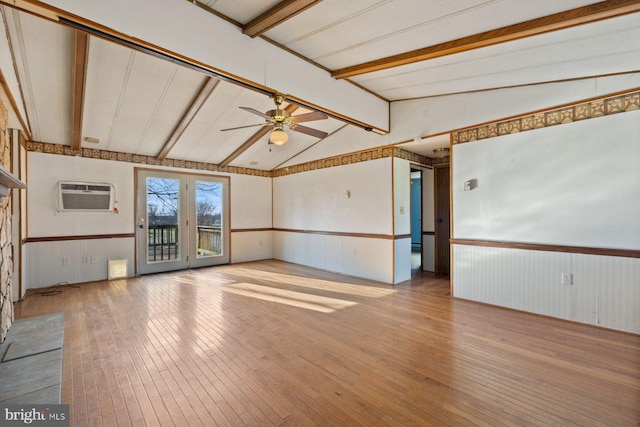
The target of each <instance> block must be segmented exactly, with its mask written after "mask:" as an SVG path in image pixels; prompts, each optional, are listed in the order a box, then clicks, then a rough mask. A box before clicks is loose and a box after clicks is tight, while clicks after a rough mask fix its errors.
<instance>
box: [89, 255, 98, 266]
mask: <svg viewBox="0 0 640 427" xmlns="http://www.w3.org/2000/svg"><path fill="white" fill-rule="evenodd" d="M97 263H98V257H97V256H95V255H92V256H91V264H97Z"/></svg>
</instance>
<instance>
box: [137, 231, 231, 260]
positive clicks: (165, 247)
mask: <svg viewBox="0 0 640 427" xmlns="http://www.w3.org/2000/svg"><path fill="white" fill-rule="evenodd" d="M178 237H179V236H178V225H177V224H164V225H150V226H149V240H148V241H149V247H148V260H149V262H157V261H170V260H173V259H178V258H179V256H180V252H179V245H178V242H179V240H178ZM196 248H197V250H198V256H199V257H201V256H214V255H220V254H221V253H222V233H221V229H220V226H219V225H212V226H205V225H199V226H198V227H197V230H196Z"/></svg>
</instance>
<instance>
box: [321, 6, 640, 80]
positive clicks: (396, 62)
mask: <svg viewBox="0 0 640 427" xmlns="http://www.w3.org/2000/svg"><path fill="white" fill-rule="evenodd" d="M639 11H640V0H605V1H602V2H599V3H594V4H590V5H587V6H583V7H578V8H576V9H571V10H567V11H564V12H559V13H555V14H553V15H549V16H544V17H542V18H537V19H532V20H530V21H525V22H521V23H519V24H514V25H509V26H506V27H502V28H498V29H495V30H490V31H486V32H484V33H480V34H474V35H472V36H468V37H463V38H460V39H457V40H452V41H448V42H445V43H440V44H437V45H433V46H429V47H425V48H422V49H417V50H413V51H410V52H405V53H401V54H398V55H392V56H388V57H386V58H382V59H376V60H373V61H369V62H365V63H362V64H358V65H353V66H350V67H345V68H341V69H338V70H334V71H333V72H332V73H331V75H332V76H333V77H334V78H336V79H344V78H348V77H353V76H358V75H361V74H366V73H372V72H374V71H380V70H386V69H389V68H393V67H399V66H402V65H408V64H413V63H416V62H421V61H426V60H429V59H433V58H439V57H442V56H447V55H453V54H455V53H461V52H466V51H469V50H473V49H478V48H482V47H487V46H492V45H496V44H499V43H504V42H508V41H512V40H518V39H522V38H525V37H530V36H535V35H538V34H543V33H547V32H551V31H557V30H562V29H565V28H570V27H574V26H577V25H582V24H588V23H591V22H595V21H600V20H603V19H608V18H614V17H617V16H621V15H626V14H629V13H635V12H639Z"/></svg>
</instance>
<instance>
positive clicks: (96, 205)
mask: <svg viewBox="0 0 640 427" xmlns="http://www.w3.org/2000/svg"><path fill="white" fill-rule="evenodd" d="M114 193H115V186H114V185H113V184H109V183H100V182H76V181H58V211H60V212H111V211H112V210H113V207H114Z"/></svg>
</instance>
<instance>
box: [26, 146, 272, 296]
mask: <svg viewBox="0 0 640 427" xmlns="http://www.w3.org/2000/svg"><path fill="white" fill-rule="evenodd" d="M28 156H29V168H28V186H29V189H28V192H27V209H28V234H27V235H26V236H25V237H27V238H39V237H65V236H83V235H85V236H95V235H103V234H104V235H113V234H132V233H134V232H135V218H134V213H135V212H134V206H135V200H134V197H135V195H134V168H135V167H136V165H134V164H132V163H125V162H116V161H110V160H99V159H89V158H82V157H72V156H60V155H51V154H44V153H35V152H30V153H29V154H28ZM137 166H139V167H147V166H146V165H137ZM167 170H169V171H172V172H181V171H184V172H189V173H195V172H197V173H200V172H199V171H194V170H181V169H177V168H171V169H167ZM202 173H203V174H207V173H206V172H202ZM215 175H229V174H221V173H215ZM230 177H231V183H230V192H231V194H230V195H231V197H230V204H231V206H230V208H231V209H230V211H231V227H232V229H238V230H242V231H240V232H237V233H235V232H234V233H232V235H231V260H232V262H241V261H249V260H257V259H270V258H272V256H273V255H272V248H273V244H272V239H273V237H272V231H271V230H261V229H263V228H266V229H270V228H271V179H270V178H263V177H255V176H245V175H230ZM61 179H62V180H78V181H104V182H113V183H115V185H116V189H117V199H118V210H119V214H114V213H110V212H91V213H84V212H82V213H81V212H58V211H57V208H56V206H57V205H56V196H57V193H56V183H57V181H58V180H61ZM252 229H255V230H252ZM134 256H135V244H134V239H133V238H132V237H125V238H105V239H90V240H69V241H60V240H57V241H53V242H29V243H27V244H26V255H25V264H24V269H25V282H26V283H25V285H26V287H25V289H26V288H36V287H43V286H50V285H53V284H56V283H62V282H66V283H76V282H85V281H92V280H104V279H106V278H107V261H108V260H109V259H127V260H128V267H129V271H128V273H129V275H130V276H131V275H133V274H134V265H135V264H134V259H135V258H134ZM86 258H88V260H87V259H86ZM63 259H67V260H68V262H69V264H63ZM83 261H84V262H83ZM86 261H88V262H86Z"/></svg>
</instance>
